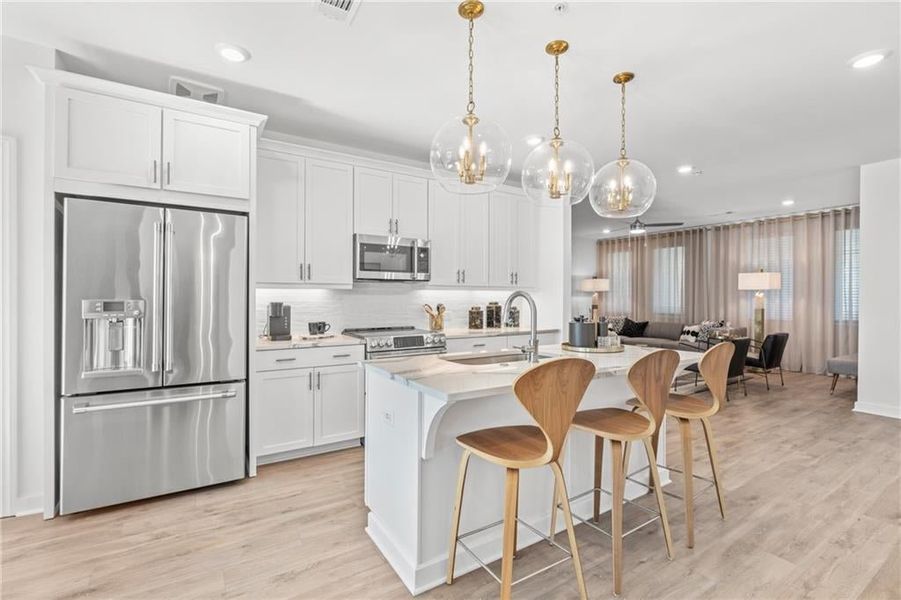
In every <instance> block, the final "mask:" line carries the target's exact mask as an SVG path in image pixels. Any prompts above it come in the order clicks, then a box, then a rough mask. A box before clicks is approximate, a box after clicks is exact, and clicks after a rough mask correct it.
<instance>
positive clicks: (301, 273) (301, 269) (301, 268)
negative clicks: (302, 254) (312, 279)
mask: <svg viewBox="0 0 901 600" xmlns="http://www.w3.org/2000/svg"><path fill="white" fill-rule="evenodd" d="M300 280H301V281H303V263H300Z"/></svg>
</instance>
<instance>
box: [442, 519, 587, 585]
mask: <svg viewBox="0 0 901 600" xmlns="http://www.w3.org/2000/svg"><path fill="white" fill-rule="evenodd" d="M516 522H517V523H518V524H520V525H522V526H523V527H525V528H527V529H529V530H530V531H531V532H532V533H534V534H535V535H537V536H538V537H540V538H541V539H543V540H544V541H546V542H548V543H550V544H551V545H553V546H556V547H557V548H559V549H560V550H561V551H562V552H563V553H565V554H566V556H564V557H563V558H561V559H560V560H558V561H556V562H553V563H551V564H549V565H547V566H544V567H542V568H540V569H538V570H537V571H533V572H532V573H529V574H528V575H524V576H522V577H520V578H519V579H517V580H516V581H514V582H513V583H511V584H510V585H516V584H517V583H522V582H523V581H525V580H526V579H531V578H532V577H535V576H536V575H540V574H542V573H544V572H545V571H548V570H550V569H553V568H554V567H556V566H557V565H562V564H563V563H565V562H566V561H568V560H571V559H572V552H571V551H570V550H568V549H566V548H564V547H563V546H561V545H560V544H558V543H557V542H555V541H554V540H553V539H552V538H550V537H548V536H546V535H544V534H543V533H541V532H540V531H538V530H537V529H536V528H534V527H532V526H531V525H530V524H528V523H526V522H525V521H523V520H522V519H520V518H519V517H517V518H516ZM503 524H504V520H503V519H501V520H500V521H495V522H494V523H489V524H488V525H485V526H483V527H479V528H478V529H473V530H472V531H467V532H466V533H464V534H462V535H458V536H457V543H458V544H460V546H461V547H462V548H463V549H464V550H466V553H467V554H469V555H470V556H471V557H472V558H473V559H474V560H475V561H476V562H477V563H478V564H479V566H480V567H482V568H483V569H485V570H486V571H487V572H488V574H489V575H491V576H492V577H493V578H494V580H495V581H497V582H498V583H501V579H500V577H498V576H497V575H496V574H495V573H494V571H492V570H491V568H490V567H488V565H486V564H485V562H484V561H483V560H482V559H481V558H479V557H478V555H477V554H476V553H475V552H474V551H473V550H472V549H471V548H470V547H469V546H467V545H466V543H465V542H464V541H463V538H465V537H469V536H471V535H475V534H477V533H482V532H483V531H486V530H488V529H491V528H492V527H497V526H498V525H503Z"/></svg>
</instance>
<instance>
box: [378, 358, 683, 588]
mask: <svg viewBox="0 0 901 600" xmlns="http://www.w3.org/2000/svg"><path fill="white" fill-rule="evenodd" d="M653 350H654V349H653V348H642V347H636V346H627V347H626V348H625V351H624V352H622V353H617V354H583V353H573V352H564V351H562V350H561V349H560V347H559V346H542V347H541V348H540V352H539V356H540V357H541V359H542V360H547V359H548V358H552V357H557V356H578V357H580V358H586V359H588V360H590V361H591V362H593V363H594V364H595V367H596V368H597V375H596V376H595V378H594V380H593V381H592V382H591V385H590V386H589V388H588V391H587V392H586V393H585V397H584V399H583V400H582V404H581V405H580V410H584V409H588V408H598V407H605V406H618V407H623V408H625V407H626V404H625V403H626V401H627V400H628V399H630V398H632V396H633V394H632V392H631V390H630V388H629V385H628V383H627V381H626V373H627V371H628V369H629V367H630V366H631V365H632V364H633V363H634V362H635V361H636V360H638V359H639V358H641V357H642V356H644V355H646V354H647V353H648V352H651V351H653ZM679 355H680V362H679V369H678V371H681V370H682V369H684V368H685V367H686V366H688V365H689V364H692V363H694V362H697V360H698V359H699V358H700V354H698V353H695V352H679ZM473 356H478V355H472V354H470V355H453V354H451V355H443V356H437V355H428V356H416V357H409V358H398V359H383V360H377V361H370V362H367V363H365V371H366V373H365V377H366V461H365V474H364V476H365V497H364V500H365V503H366V506H367V507H368V508H369V516H368V521H367V527H366V531H367V533H368V534H369V537H370V538H371V539H372V541H373V542H374V543H375V545H376V546H377V547H378V548H379V550H380V551H381V553H382V554H383V555H384V556H385V558H386V559H387V560H388V562H389V563H390V564H391V566H392V567H393V568H394V570H395V571H396V572H397V574H398V576H399V577H400V578H401V580H402V581H403V583H404V585H406V587H407V589H409V590H410V592H411V593H413V594H419V593H421V592H424V591H426V590H428V589H430V588H433V587H436V586H438V585H441V584H442V583H444V579H445V570H446V565H447V563H446V561H447V548H448V539H449V535H450V522H451V514H452V510H453V502H454V488H455V484H456V477H457V467H458V463H459V460H460V456H461V452H462V449H461V448H460V446H458V445H457V443H456V442H455V438H456V437H457V436H458V435H460V434H462V433H466V432H468V431H473V430H476V429H484V428H487V427H497V426H502V425H522V424H533V421H532V420H531V417H530V416H529V414H528V413H527V412H526V410H525V409H524V408H523V407H522V406H521V405H520V404H519V401H518V400H517V399H516V397H515V396H514V395H513V392H512V385H513V381H514V380H515V379H516V377H517V376H518V375H519V374H520V373H522V372H523V371H524V370H526V369H527V368H529V366H530V365H529V363H528V362H525V361H518V362H509V363H501V364H486V365H473V364H461V363H459V362H454V360H457V359H463V360H464V362H465V361H466V360H467V359H468V358H471V357H473ZM484 356H488V355H484ZM516 358H518V357H516ZM678 371H677V372H678ZM664 442H665V436H661V438H660V444H661V447H660V450H659V453H658V457H664V456H665V448H664ZM593 449H594V443H593V438H592V436H590V435H588V434H586V433H582V432H576V431H573V432H572V433H571V434H570V436H569V438H568V440H567V447H566V449H565V450H564V454H563V472H564V476H565V477H566V483H567V487H568V491H569V495H570V496H573V495H575V494H577V493H580V492H582V491H585V490H588V489H590V488H591V487H592V477H593V476H592V465H593V459H594V450H593ZM658 462H660V463H661V464H663V463H662V458H658ZM646 465H647V460H646V457H645V456H644V453H643V452H633V453H632V456H631V464H630V467H629V471H630V472H632V471H635V470H637V469H640V468H641V467H642V466H646ZM642 474H643V476H644V479H645V480H646V479H647V471H643V472H642ZM661 477H662V478H663V483H664V484H665V483H666V482H667V478H666V474H665V472H661ZM603 487H604V488H607V489H609V487H610V469H609V468H607V467H606V465H605V469H604V484H603ZM503 490H504V470H503V469H502V468H500V467H497V466H495V465H491V464H490V463H488V462H486V461H482V460H478V459H475V460H472V461H470V463H469V472H468V475H467V480H466V491H465V495H464V498H463V511H462V512H463V514H462V519H461V525H460V532H461V533H465V532H467V531H471V530H473V529H478V528H480V527H483V526H485V525H487V524H489V523H493V522H495V521H497V520H499V519H500V518H501V516H502V514H503V499H504V494H503ZM519 493H520V499H519V515H520V518H521V519H523V520H524V521H526V522H528V523H530V524H531V525H533V526H536V527H537V528H538V529H539V530H543V531H546V530H547V528H548V527H549V525H550V512H551V511H550V507H551V497H552V495H553V479H552V474H551V471H550V469H549V468H537V469H525V470H523V471H522V474H521V479H520V492H519ZM644 493H645V490H644V488H642V487H641V486H639V485H637V484H634V483H630V484H627V486H626V497H627V498H633V497H636V496H638V495H641V494H644ZM602 501H603V502H604V503H605V504H603V505H602V510H608V509H609V507H610V500H609V497H607V496H606V495H604V496H602ZM591 502H592V498H591V495H590V494H589V495H588V496H586V497H585V498H583V499H581V500H579V501H577V502H573V504H572V508H573V512H574V513H576V514H580V515H583V516H586V515H590V514H591ZM562 521H563V519H558V521H557V523H558V531H562V529H563V523H562ZM501 532H502V531H501V527H494V528H491V529H487V530H485V531H483V532H481V533H479V534H477V535H474V536H472V537H470V538H468V539H467V544H468V545H469V546H470V547H471V548H472V549H473V550H474V551H475V552H476V553H477V554H478V556H479V557H480V558H481V559H482V560H483V561H484V562H486V563H490V562H492V561H494V560H497V559H498V558H500V555H501ZM540 539H541V538H539V537H538V536H536V535H535V534H534V533H532V532H531V531H529V530H528V529H526V528H520V529H519V542H518V545H519V547H524V546H528V545H530V544H533V543H535V542H537V541H539V540H540ZM476 568H478V564H477V563H476V562H475V561H474V560H473V559H472V557H471V556H469V555H468V554H467V553H466V552H463V551H462V550H461V551H459V552H458V553H457V562H456V572H457V573H458V574H462V573H467V572H469V571H471V570H473V569H476Z"/></svg>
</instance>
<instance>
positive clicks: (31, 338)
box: [0, 36, 55, 514]
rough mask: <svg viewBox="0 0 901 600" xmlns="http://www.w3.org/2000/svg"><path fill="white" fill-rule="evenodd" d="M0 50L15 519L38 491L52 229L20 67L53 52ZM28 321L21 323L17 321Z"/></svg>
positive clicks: (30, 93)
mask: <svg viewBox="0 0 901 600" xmlns="http://www.w3.org/2000/svg"><path fill="white" fill-rule="evenodd" d="M0 43H2V65H3V67H2V122H0V130H2V133H3V135H8V136H10V137H12V138H15V140H16V144H17V146H18V160H17V183H18V186H17V187H18V205H17V211H18V248H17V253H18V264H17V270H18V281H17V282H14V284H13V285H15V286H16V288H17V290H18V297H17V302H18V308H19V315H20V318H19V319H18V322H19V329H18V355H17V357H16V358H17V361H18V365H17V393H16V394H15V396H16V397H15V401H16V407H15V411H16V419H17V421H16V433H17V440H16V448H17V449H16V455H17V456H16V465H15V468H16V477H15V481H14V482H12V485H13V486H14V488H15V489H14V491H13V504H14V507H13V508H14V512H16V513H17V514H22V513H27V512H37V511H39V510H40V509H41V507H42V504H41V500H42V496H43V490H44V485H45V472H44V441H45V439H44V433H45V421H44V408H45V407H46V406H47V405H48V402H49V395H52V387H50V388H48V387H47V374H48V372H49V371H50V370H52V361H51V363H50V364H48V363H47V358H48V355H50V356H52V353H51V352H52V351H49V352H48V350H49V349H48V348H47V344H46V343H45V341H46V339H47V335H48V334H49V332H48V331H47V330H46V328H47V327H49V326H50V325H48V323H47V322H46V320H45V319H44V316H43V315H42V312H43V309H44V307H45V303H44V299H45V298H48V297H52V293H53V283H52V279H51V278H50V277H48V276H47V275H48V273H47V265H49V264H51V260H52V257H49V256H48V255H47V252H45V244H44V242H45V239H46V235H47V232H48V231H51V232H52V230H53V223H52V220H51V221H50V222H49V223H48V222H47V219H46V214H45V208H46V202H45V200H46V198H45V195H44V191H45V190H44V129H45V127H44V100H43V98H44V93H43V88H42V87H41V85H40V84H39V83H38V82H37V81H36V80H35V79H34V78H33V77H32V75H31V74H30V73H29V72H28V71H27V70H26V68H25V67H26V66H27V65H35V66H41V67H53V66H54V64H55V53H54V51H53V50H52V49H50V48H45V47H42V46H36V45H34V44H30V43H27V42H22V41H19V40H16V39H12V38H9V37H7V36H0ZM22 315H27V318H22Z"/></svg>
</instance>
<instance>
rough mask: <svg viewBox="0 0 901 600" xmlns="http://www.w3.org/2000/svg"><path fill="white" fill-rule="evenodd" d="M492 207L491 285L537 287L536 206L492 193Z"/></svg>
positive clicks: (504, 193)
mask: <svg viewBox="0 0 901 600" xmlns="http://www.w3.org/2000/svg"><path fill="white" fill-rule="evenodd" d="M490 205H491V208H490V217H489V219H490V221H491V250H490V256H491V268H490V281H491V285H492V286H503V287H518V288H525V287H534V286H535V285H536V283H537V282H536V277H535V259H536V254H535V242H536V240H535V235H536V230H537V228H536V220H535V210H536V209H535V205H534V204H532V202H530V201H529V199H528V198H526V197H525V196H522V195H519V194H512V193H509V192H491V200H490Z"/></svg>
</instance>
